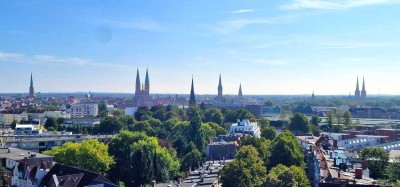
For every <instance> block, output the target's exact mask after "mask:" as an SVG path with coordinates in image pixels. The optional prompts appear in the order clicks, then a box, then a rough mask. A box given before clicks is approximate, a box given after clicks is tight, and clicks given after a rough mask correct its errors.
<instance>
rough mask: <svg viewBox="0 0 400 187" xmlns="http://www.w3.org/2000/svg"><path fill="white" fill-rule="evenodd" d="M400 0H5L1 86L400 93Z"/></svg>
mask: <svg viewBox="0 0 400 187" xmlns="http://www.w3.org/2000/svg"><path fill="white" fill-rule="evenodd" d="M399 8H400V1H398V0H364V1H359V0H282V1H273V0H267V1H265V0H255V1H228V0H221V1H213V0H206V1H194V0H192V1H185V2H178V1H172V2H171V1H161V0H156V1H138V2H136V1H123V2H115V1H101V2H100V3H99V2H97V1H92V2H87V1H86V2H82V1H65V0H62V1H56V2H55V1H50V0H43V1H28V2H27V1H4V2H2V6H1V7H0V11H1V12H2V14H0V19H1V20H3V21H2V24H1V25H0V40H1V41H2V42H0V64H1V67H2V70H3V71H2V77H1V78H0V85H1V86H0V93H13V92H14V93H21V92H28V87H29V78H30V73H31V72H32V73H33V78H34V86H35V91H36V92H42V93H44V92H60V93H65V92H71V93H72V92H77V91H82V92H87V91H92V92H111V93H133V92H134V88H135V78H136V70H137V68H139V71H140V78H141V81H142V82H143V81H144V75H145V71H146V68H148V69H149V74H150V92H151V93H153V94H157V93H179V94H188V93H189V91H190V81H191V77H192V75H193V76H194V83H195V92H196V94H199V95H202V94H216V93H217V86H218V77H219V74H220V73H221V74H222V84H223V93H224V94H231V95H235V94H237V93H238V89H239V84H242V88H243V94H244V95H307V94H309V95H311V93H312V92H313V91H315V94H316V95H344V96H345V95H348V94H349V93H351V94H354V90H355V86H356V78H357V76H358V77H359V79H360V89H361V86H362V78H363V76H365V81H366V90H367V94H368V95H371V94H375V95H387V94H388V95H398V94H400V83H397V82H396V80H398V70H399V69H400V63H399V62H398V61H399V60H400V53H399V51H400V44H399V43H400V35H399V34H400V20H399V19H398V18H399V17H400V11H398V10H399Z"/></svg>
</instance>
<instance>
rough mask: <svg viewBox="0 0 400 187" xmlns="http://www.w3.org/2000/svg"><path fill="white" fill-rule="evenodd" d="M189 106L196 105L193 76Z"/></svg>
mask: <svg viewBox="0 0 400 187" xmlns="http://www.w3.org/2000/svg"><path fill="white" fill-rule="evenodd" d="M189 106H196V96H195V95H194V84H193V77H192V87H191V88H190V97H189Z"/></svg>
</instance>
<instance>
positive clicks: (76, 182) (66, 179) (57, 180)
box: [39, 163, 117, 187]
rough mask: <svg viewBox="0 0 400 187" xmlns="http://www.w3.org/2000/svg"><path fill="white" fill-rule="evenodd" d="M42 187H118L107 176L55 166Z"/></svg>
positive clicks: (46, 176) (60, 165) (45, 178)
mask: <svg viewBox="0 0 400 187" xmlns="http://www.w3.org/2000/svg"><path fill="white" fill-rule="evenodd" d="M39 186H40V187H53V186H54V187H57V186H68V187H85V186H87V187H95V186H96V187H97V186H99V187H100V186H101V187H117V185H115V184H113V183H112V182H111V181H110V180H109V179H107V178H106V177H105V176H103V175H101V174H97V173H93V172H90V171H85V170H82V169H78V168H74V167H71V166H66V165H62V164H58V163H57V164H55V165H54V166H53V167H52V168H51V169H50V171H49V172H48V173H47V174H46V175H45V176H44V177H43V179H42V181H41V183H40V185H39Z"/></svg>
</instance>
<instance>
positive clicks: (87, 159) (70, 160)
mask: <svg viewBox="0 0 400 187" xmlns="http://www.w3.org/2000/svg"><path fill="white" fill-rule="evenodd" d="M107 151H108V145H106V144H104V143H100V142H99V141H98V140H96V139H88V140H85V141H83V142H81V143H73V142H68V143H65V144H63V145H62V146H58V147H53V148H52V149H51V150H47V151H44V152H43V153H44V154H47V155H52V156H54V159H55V161H56V162H59V163H62V164H65V165H69V166H74V167H77V168H81V169H85V170H89V171H92V172H95V173H102V174H105V172H106V171H108V169H110V167H111V166H112V164H113V163H114V160H113V157H112V156H109V155H108V153H107Z"/></svg>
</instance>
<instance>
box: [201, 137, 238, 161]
mask: <svg viewBox="0 0 400 187" xmlns="http://www.w3.org/2000/svg"><path fill="white" fill-rule="evenodd" d="M237 149H238V145H237V144H236V143H234V142H225V141H223V140H222V141H218V142H211V143H209V144H208V145H207V147H206V157H207V160H223V159H234V158H235V155H236V150H237Z"/></svg>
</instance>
